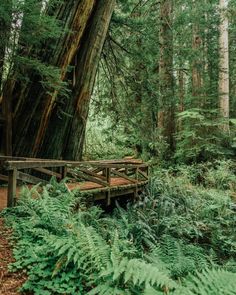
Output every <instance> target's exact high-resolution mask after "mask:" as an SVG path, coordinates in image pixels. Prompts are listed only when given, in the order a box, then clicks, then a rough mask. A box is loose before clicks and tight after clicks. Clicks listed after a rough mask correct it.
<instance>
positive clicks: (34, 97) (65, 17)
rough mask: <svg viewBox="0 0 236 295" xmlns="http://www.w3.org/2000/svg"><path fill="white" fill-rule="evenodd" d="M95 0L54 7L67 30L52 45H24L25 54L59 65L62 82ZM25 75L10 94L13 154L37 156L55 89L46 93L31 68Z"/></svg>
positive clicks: (67, 3) (51, 108) (55, 13)
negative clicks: (23, 80) (12, 108)
mask: <svg viewBox="0 0 236 295" xmlns="http://www.w3.org/2000/svg"><path fill="white" fill-rule="evenodd" d="M95 2H96V1H95V0H90V1H85V0H84V1H74V0H70V1H64V2H63V3H61V4H60V5H59V6H58V7H55V10H54V16H55V17H56V18H57V19H58V20H60V21H61V22H62V24H63V25H64V28H65V29H67V28H68V29H69V30H70V32H65V33H63V34H62V35H61V37H60V38H59V40H58V41H57V44H56V45H55V44H53V45H55V46H51V43H52V41H51V40H48V41H47V42H46V43H45V44H42V48H41V50H36V49H35V48H33V49H31V50H30V51H29V52H28V49H27V48H26V52H27V56H31V55H34V56H35V55H36V56H37V58H38V59H39V60H40V61H41V62H43V63H45V64H48V65H50V66H53V67H57V68H59V69H60V79H61V81H63V80H64V79H65V75H66V72H67V70H68V66H70V64H71V62H72V59H73V57H74V55H75V54H76V52H77V50H78V48H79V47H80V46H81V40H82V37H83V34H84V31H85V28H86V25H87V23H88V21H89V19H90V16H91V13H92V12H93V9H94V5H95ZM49 13H52V11H50V12H49ZM21 70H22V71H23V72H24V73H25V72H27V66H26V67H23V68H22V69H21ZM28 77H29V78H30V80H29V82H28V83H25V82H22V81H20V82H18V83H17V84H15V87H14V89H13V93H12V100H13V101H14V105H15V109H14V120H13V138H14V142H13V147H14V154H15V155H27V156H30V157H34V156H37V154H38V152H39V150H40V147H41V145H42V142H43V139H44V135H45V132H46V129H47V127H48V123H49V119H50V116H51V113H52V110H53V108H54V107H55V104H56V99H57V97H58V90H54V91H51V93H50V94H48V90H49V89H47V88H45V87H44V86H43V85H42V83H41V80H42V77H41V76H40V75H39V74H37V73H34V72H33V71H32V70H29V71H28Z"/></svg>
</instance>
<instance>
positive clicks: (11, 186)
mask: <svg viewBox="0 0 236 295" xmlns="http://www.w3.org/2000/svg"><path fill="white" fill-rule="evenodd" d="M8 179H9V180H8V191H7V207H13V206H14V205H15V198H16V185H17V170H16V169H13V170H10V171H9V174H8Z"/></svg>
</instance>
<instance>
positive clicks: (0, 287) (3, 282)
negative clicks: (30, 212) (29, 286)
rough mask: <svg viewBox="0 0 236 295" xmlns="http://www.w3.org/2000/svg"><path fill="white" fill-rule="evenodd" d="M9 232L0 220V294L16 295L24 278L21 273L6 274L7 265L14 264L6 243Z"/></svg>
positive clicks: (9, 248) (10, 250)
mask: <svg viewBox="0 0 236 295" xmlns="http://www.w3.org/2000/svg"><path fill="white" fill-rule="evenodd" d="M10 235H11V232H10V230H8V229H6V228H5V227H4V221H3V219H1V218H0V294H1V295H18V294H20V293H19V292H18V291H17V290H18V289H19V287H21V286H22V284H23V283H24V281H25V279H26V276H25V274H23V273H10V272H8V265H9V263H11V262H14V259H13V257H12V248H11V246H10V244H9V242H8V239H9V237H10Z"/></svg>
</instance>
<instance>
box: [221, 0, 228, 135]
mask: <svg viewBox="0 0 236 295" xmlns="http://www.w3.org/2000/svg"><path fill="white" fill-rule="evenodd" d="M227 7H228V0H220V1H219V8H220V16H221V19H220V26H219V33H220V38H219V56H220V59H219V97H220V113H221V116H222V118H223V119H225V122H224V124H223V125H222V128H223V130H224V131H229V122H228V119H229V36H228V28H229V21H228V16H227Z"/></svg>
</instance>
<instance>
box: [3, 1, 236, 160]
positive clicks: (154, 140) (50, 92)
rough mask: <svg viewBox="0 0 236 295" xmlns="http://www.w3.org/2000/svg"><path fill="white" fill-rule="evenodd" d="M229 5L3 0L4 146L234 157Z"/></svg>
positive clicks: (44, 151) (235, 95) (65, 154)
mask: <svg viewBox="0 0 236 295" xmlns="http://www.w3.org/2000/svg"><path fill="white" fill-rule="evenodd" d="M235 13H236V1H234V0H231V1H223V0H220V1H215V0H212V1H206V0H200V1H194V0H192V1H185V0H177V1H172V0H162V1H154V0H150V1H145V0H143V1H142V0H141V1H138V0H129V1H121V0H119V1H117V2H116V3H115V1H95V0H93V1H59V0H51V1H46V0H45V1H35V0H26V1H8V0H4V1H2V3H1V5H0V22H1V28H0V35H1V43H0V67H1V71H0V83H1V100H0V101H1V112H2V122H3V124H2V125H3V126H4V127H3V128H2V129H1V145H2V150H5V151H6V153H8V154H13V155H15V156H28V157H43V158H58V159H61V158H63V159H72V160H77V159H81V158H82V155H83V154H84V157H85V158H89V159H92V158H114V157H120V156H135V157H139V156H141V157H144V158H145V159H152V160H153V161H155V162H162V161H163V160H168V161H169V160H171V161H174V162H187V163H191V162H196V161H197V162H198V161H206V160H211V159H215V158H222V157H233V156H234V154H235V132H236V128H235V124H236V119H235V118H236V114H235V103H236V79H235V70H236V67H235V64H236V63H235V46H236V38H235V35H236V27H235ZM89 109H90V112H89ZM9 114H10V115H9ZM86 126H87V132H86ZM6 130H8V132H6ZM9 130H12V142H11V139H10V138H9V137H10V135H9ZM83 151H84V153H83Z"/></svg>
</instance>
